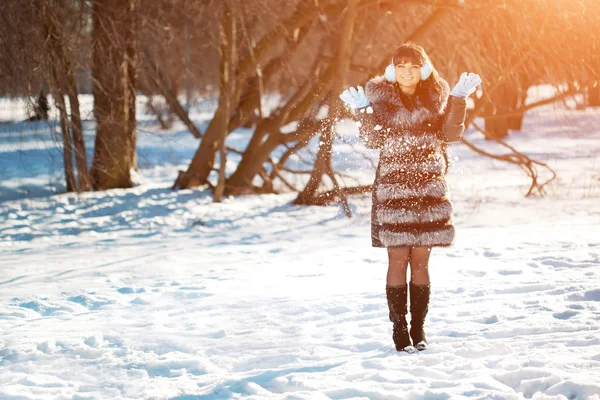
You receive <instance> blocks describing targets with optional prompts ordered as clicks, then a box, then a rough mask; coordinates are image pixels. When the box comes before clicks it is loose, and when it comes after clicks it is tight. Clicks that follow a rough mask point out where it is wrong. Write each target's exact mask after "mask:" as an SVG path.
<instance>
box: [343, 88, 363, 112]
mask: <svg viewBox="0 0 600 400" xmlns="http://www.w3.org/2000/svg"><path fill="white" fill-rule="evenodd" d="M340 99H342V100H343V101H344V102H345V103H346V104H348V105H349V106H350V107H352V108H363V107H366V106H368V105H369V104H370V103H369V99H367V96H365V91H364V90H363V88H362V86H358V90H356V89H354V88H353V87H350V89H346V90H344V92H343V93H342V94H340Z"/></svg>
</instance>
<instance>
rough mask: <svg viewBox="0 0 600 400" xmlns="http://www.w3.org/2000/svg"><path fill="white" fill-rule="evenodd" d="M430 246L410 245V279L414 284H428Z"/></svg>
mask: <svg viewBox="0 0 600 400" xmlns="http://www.w3.org/2000/svg"><path fill="white" fill-rule="evenodd" d="M430 255H431V247H411V249H410V280H411V282H412V283H414V284H415V285H420V286H425V285H429V256H430Z"/></svg>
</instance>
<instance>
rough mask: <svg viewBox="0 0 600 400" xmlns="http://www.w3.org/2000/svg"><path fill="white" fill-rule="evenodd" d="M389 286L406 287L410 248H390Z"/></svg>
mask: <svg viewBox="0 0 600 400" xmlns="http://www.w3.org/2000/svg"><path fill="white" fill-rule="evenodd" d="M387 251H388V260H389V266H388V272H387V282H386V283H387V285H388V286H403V285H406V270H407V269H408V262H409V260H410V247H388V249H387Z"/></svg>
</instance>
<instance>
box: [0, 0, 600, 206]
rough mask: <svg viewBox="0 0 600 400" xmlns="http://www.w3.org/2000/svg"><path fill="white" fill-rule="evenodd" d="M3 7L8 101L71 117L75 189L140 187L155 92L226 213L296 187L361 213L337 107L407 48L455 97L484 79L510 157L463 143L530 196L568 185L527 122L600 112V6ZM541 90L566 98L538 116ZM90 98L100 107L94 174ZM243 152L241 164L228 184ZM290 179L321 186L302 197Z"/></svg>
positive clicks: (76, 3)
mask: <svg viewBox="0 0 600 400" xmlns="http://www.w3.org/2000/svg"><path fill="white" fill-rule="evenodd" d="M0 8H1V11H2V12H1V13H0V38H1V39H0V93H1V94H2V95H3V96H9V97H22V96H27V97H29V98H31V99H32V102H34V104H33V106H32V109H33V110H34V112H33V113H32V115H31V119H32V120H39V119H45V118H48V108H49V107H52V108H54V109H56V110H58V115H59V119H60V121H59V122H60V127H61V136H60V138H59V140H60V145H61V147H62V149H63V162H64V171H65V179H66V188H67V191H77V192H85V191H90V190H105V189H111V188H128V187H131V186H132V178H131V173H132V171H133V170H135V169H136V165H137V161H136V152H135V144H136V129H137V125H136V118H135V102H136V96H137V95H139V94H143V95H146V96H147V98H148V108H149V109H150V110H152V111H153V112H154V113H155V115H156V119H157V121H158V123H159V124H160V126H161V127H163V128H165V129H167V128H168V127H169V125H170V124H171V123H172V122H173V121H174V120H176V119H178V120H180V121H181V122H183V123H184V124H185V126H186V127H187V129H188V130H189V132H190V134H192V135H194V136H195V137H196V138H197V139H198V148H197V151H196V153H195V155H194V156H193V158H192V159H191V161H190V164H189V166H188V168H187V170H184V171H180V172H179V175H178V176H173V188H174V189H181V188H191V187H203V186H204V187H209V188H210V189H211V190H212V192H213V196H214V200H215V201H220V200H221V198H222V197H223V196H226V195H238V194H251V193H272V192H276V191H277V188H278V187H285V188H287V189H288V190H292V191H295V192H297V193H298V195H297V198H296V201H295V203H296V204H329V203H331V202H332V201H341V202H342V203H343V204H344V206H345V207H344V208H345V210H346V213H347V214H349V213H350V211H349V208H348V206H347V200H346V196H347V195H349V194H354V193H362V192H365V191H368V190H370V186H365V185H356V186H347V185H344V184H342V183H341V181H340V172H339V171H335V169H334V168H333V166H332V159H331V155H332V151H333V142H334V137H335V133H336V132H335V127H336V124H337V123H338V122H339V121H340V120H341V119H344V118H348V117H351V115H350V114H349V112H348V110H346V109H345V108H344V107H343V104H342V102H341V101H340V100H339V97H338V95H339V93H341V92H342V91H343V90H344V89H345V88H347V87H348V86H350V85H353V86H355V85H358V84H364V82H365V81H366V80H367V79H368V78H369V77H371V76H373V75H377V74H381V73H383V70H384V69H385V66H386V65H387V64H388V63H389V62H390V58H391V54H392V53H393V51H394V49H395V48H396V47H397V46H398V45H399V44H401V43H402V42H404V41H407V40H412V41H415V42H418V43H419V44H421V45H423V47H424V48H425V49H426V51H427V52H428V54H429V56H430V58H431V59H432V61H433V63H434V65H435V67H436V69H438V71H439V72H440V73H441V75H442V76H443V77H445V78H446V79H447V80H448V81H449V83H451V84H452V83H453V82H456V80H457V78H458V76H459V75H460V73H461V72H462V71H471V72H476V73H478V74H479V75H480V76H481V77H482V79H483V84H482V88H481V90H479V91H478V92H477V94H476V95H474V96H472V100H473V102H472V104H471V107H470V110H469V114H468V118H467V125H468V126H471V127H473V128H475V129H477V130H479V131H480V132H481V133H482V135H484V136H485V137H486V138H487V139H489V140H493V141H496V142H498V143H499V144H501V145H502V146H503V147H504V149H505V152H503V153H501V154H493V153H490V152H489V151H486V150H485V149H482V148H479V147H477V146H476V145H474V144H473V143H470V142H469V141H467V140H466V139H464V138H463V139H462V142H463V143H464V144H466V145H467V146H469V147H470V148H471V149H472V150H473V151H476V152H478V153H479V154H481V155H482V156H489V157H493V158H496V159H499V160H502V161H505V162H507V163H509V164H513V165H517V166H519V167H521V168H522V169H523V170H524V171H525V172H526V173H527V174H528V176H529V178H530V180H531V185H530V187H529V190H528V192H527V195H533V194H540V195H543V194H544V193H545V189H544V186H545V185H546V184H547V183H548V182H549V180H547V179H546V180H542V179H541V178H540V174H541V172H540V171H541V170H544V169H545V170H548V171H550V173H551V175H552V176H553V175H554V174H553V171H552V169H551V167H550V166H548V165H546V164H544V163H543V162H541V161H537V160H535V159H534V158H532V157H530V156H528V155H527V154H524V153H522V152H520V151H519V149H517V148H515V147H512V146H509V145H508V144H506V143H505V142H504V141H503V139H505V138H506V137H507V136H508V135H509V132H510V131H511V130H512V131H518V130H519V129H520V127H521V122H522V118H523V115H524V113H526V112H527V111H529V110H531V109H533V108H535V107H538V106H542V105H545V104H548V103H552V102H557V101H564V100H565V99H566V98H568V97H574V96H579V97H578V98H580V99H583V100H582V101H581V102H580V104H578V107H597V106H599V105H600V84H599V81H600V55H599V54H600V53H599V49H600V4H598V2H597V1H594V0H578V1H565V0H544V1H539V0H503V1H498V0H479V1H475V0H464V1H462V0H397V1H383V0H347V1H341V0H314V1H312V0H311V1H307V0H304V1H303V0H250V1H238V0H206V1H200V0H199V1H190V0H170V1H167V0H159V1H149V0H94V1H81V0H25V1H17V0H6V1H4V2H3V3H2V5H1V6H0ZM541 84H546V85H553V86H555V87H556V94H555V96H553V97H551V98H548V99H544V100H542V101H537V102H534V103H526V100H527V99H526V96H527V89H528V88H530V87H531V86H535V85H541ZM83 93H91V94H92V95H93V98H94V113H93V118H94V120H95V122H96V128H95V129H96V133H95V143H94V153H93V159H92V160H88V159H87V158H86V153H85V143H84V138H83V128H82V117H81V115H80V107H79V96H78V95H79V94H83ZM273 93H276V94H278V95H280V96H281V101H280V102H279V104H278V106H277V107H276V108H275V109H274V110H268V111H267V110H265V109H264V103H265V102H264V98H265V96H267V95H269V94H273ZM203 96H214V97H218V105H217V108H216V112H215V114H214V116H213V118H212V120H211V121H210V123H209V125H208V127H207V128H206V129H205V130H204V131H201V130H200V128H199V127H198V126H196V125H195V123H194V121H193V120H192V119H191V118H190V117H189V113H188V111H189V107H190V104H193V103H194V99H195V98H197V97H203ZM48 100H49V101H48ZM163 105H166V106H163ZM476 118H481V119H482V120H483V121H484V124H483V125H481V124H477V123H476V121H475V119H476ZM240 127H247V128H251V130H250V132H251V135H252V137H251V138H250V139H249V142H248V146H247V147H246V148H245V149H235V148H230V147H228V146H226V145H225V143H226V138H227V135H229V134H230V133H232V132H233V131H234V130H236V129H238V128H240ZM290 127H292V129H290ZM315 137H316V138H318V140H319V142H320V146H319V148H318V151H317V152H316V153H315V154H313V157H312V159H310V160H308V159H305V158H303V161H304V162H305V164H306V168H305V169H301V170H299V169H292V168H290V167H289V166H288V165H287V163H286V162H287V161H288V160H289V159H290V158H292V157H296V156H298V152H299V151H300V150H302V149H304V148H306V146H307V145H308V143H309V141H310V140H311V139H312V138H315ZM282 149H283V150H284V151H283V152H282ZM232 153H236V154H238V155H241V159H240V162H239V163H238V164H237V167H236V169H235V171H234V172H233V173H231V174H228V175H227V174H226V173H225V163H226V160H227V157H228V155H231V154H232ZM276 153H277V155H275V154H276ZM211 172H216V175H217V177H218V179H212V180H211V179H209V175H210V174H211ZM291 174H294V175H303V176H306V178H307V179H306V184H305V185H304V186H302V187H298V186H295V185H293V184H292V183H291V182H290V180H289V179H288V178H287V177H289V176H290V175H291ZM550 179H552V178H550ZM257 182H259V183H257Z"/></svg>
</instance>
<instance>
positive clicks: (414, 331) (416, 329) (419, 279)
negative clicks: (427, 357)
mask: <svg viewBox="0 0 600 400" xmlns="http://www.w3.org/2000/svg"><path fill="white" fill-rule="evenodd" d="M430 254H431V247H413V248H411V250H410V285H409V286H410V315H411V319H410V338H411V340H412V342H413V346H415V347H416V348H417V349H418V350H425V349H426V348H427V338H426V337H425V331H424V330H423V325H424V324H425V317H426V316H427V311H428V310H429V296H430V288H431V286H430V281H429V268H428V267H429V256H430Z"/></svg>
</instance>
